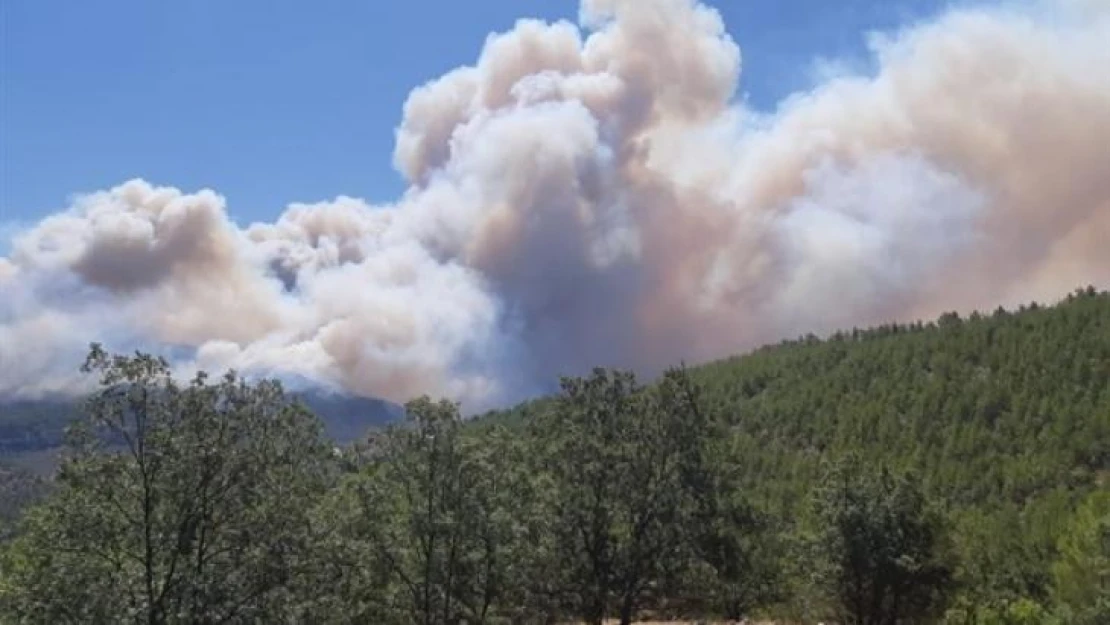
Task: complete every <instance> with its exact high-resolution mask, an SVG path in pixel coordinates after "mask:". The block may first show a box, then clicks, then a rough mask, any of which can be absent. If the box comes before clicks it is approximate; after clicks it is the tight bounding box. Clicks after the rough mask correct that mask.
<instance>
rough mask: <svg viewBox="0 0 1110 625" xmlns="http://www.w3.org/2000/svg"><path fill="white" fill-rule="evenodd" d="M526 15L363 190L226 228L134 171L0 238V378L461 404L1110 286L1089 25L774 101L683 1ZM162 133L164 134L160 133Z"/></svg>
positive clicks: (944, 47)
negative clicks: (97, 368) (103, 372)
mask: <svg viewBox="0 0 1110 625" xmlns="http://www.w3.org/2000/svg"><path fill="white" fill-rule="evenodd" d="M580 21H581V26H576V25H573V24H570V23H565V22H560V23H555V24H546V23H541V22H538V21H528V20H525V21H521V22H519V23H518V24H517V25H516V26H515V28H513V29H512V30H511V31H510V32H507V33H504V34H499V35H494V36H491V37H490V38H489V39H488V40H487V42H486V44H485V47H484V49H483V50H482V52H481V55H480V56H479V58H478V61H477V63H476V64H475V65H474V66H470V67H462V68H459V69H457V70H455V71H452V72H450V73H449V74H447V75H445V76H443V77H441V78H439V79H437V80H435V81H433V82H431V83H429V84H427V85H424V86H422V87H420V88H418V89H416V90H415V91H413V93H412V94H411V96H410V97H409V99H408V102H407V103H406V105H405V110H404V116H403V119H402V122H401V125H400V127H399V129H398V131H397V144H396V150H395V153H394V160H395V163H396V167H397V169H398V170H399V171H400V172H401V174H402V175H404V177H405V178H406V180H407V181H408V183H409V188H408V190H407V191H406V192H405V194H404V196H403V197H401V198H400V199H399V200H397V201H396V202H395V203H394V204H392V205H388V206H369V205H367V204H365V203H364V202H362V201H360V200H357V199H351V198H339V199H337V200H335V201H332V202H324V203H320V204H315V205H294V206H291V207H289V208H288V209H287V210H286V211H285V212H284V213H283V214H282V215H281V216H280V217H279V218H278V219H277V221H275V222H274V223H264V224H252V225H250V226H247V227H241V226H239V225H236V224H235V223H233V222H232V221H230V220H229V218H228V215H227V210H226V207H225V205H224V200H223V198H222V197H220V196H219V195H217V194H216V193H214V192H211V191H200V192H197V193H186V192H182V191H179V190H177V189H173V188H166V187H157V186H154V185H152V184H149V183H147V182H144V181H141V180H133V181H130V182H126V183H124V184H122V185H121V186H119V187H116V188H114V189H111V190H108V191H103V192H98V193H93V194H90V195H86V196H83V197H81V198H80V199H79V200H77V201H76V203H75V204H74V205H73V206H72V207H71V208H70V209H69V210H67V211H66V212H64V213H62V214H57V215H54V216H50V217H48V218H46V219H44V220H43V221H41V222H40V223H38V224H36V225H34V226H33V227H31V228H29V229H26V230H24V231H23V232H21V233H20V234H18V235H17V236H16V237H15V238H14V239H13V241H12V245H11V253H10V256H9V257H8V258H0V292H2V295H0V392H4V393H20V394H28V395H29V394H35V393H41V392H47V391H52V390H60V389H67V388H72V384H73V383H74V382H73V381H74V375H73V374H74V367H75V364H76V363H77V362H78V361H79V360H80V356H81V354H82V352H83V350H84V348H85V346H86V345H87V343H88V342H89V341H91V340H100V341H104V342H106V343H107V344H108V345H110V346H113V347H116V348H134V347H145V348H147V349H156V350H158V351H160V352H163V353H168V354H170V355H171V356H172V357H173V358H174V359H175V361H176V362H177V363H178V366H179V367H180V368H181V369H182V370H183V371H188V370H191V369H193V368H198V367H199V368H204V369H207V370H222V369H225V368H228V367H234V368H237V369H239V370H242V371H247V372H253V373H260V374H267V375H278V376H283V377H286V378H291V379H298V380H308V381H311V382H314V383H320V384H328V385H332V386H335V387H338V388H341V389H344V390H347V391H350V392H354V393H359V394H369V395H376V396H383V397H387V398H391V399H404V398H407V397H409V396H412V395H414V394H417V393H425V392H427V393H432V394H443V395H449V396H452V397H455V398H459V399H461V400H464V401H465V402H467V405H468V406H470V407H471V408H478V407H481V406H485V405H491V404H496V403H498V402H505V401H509V400H511V399H515V398H517V397H519V396H521V395H526V394H529V393H533V392H536V391H537V390H539V389H541V388H543V387H544V386H545V385H547V384H550V383H551V382H553V381H554V379H555V377H556V376H557V375H559V374H565V373H576V372H582V371H583V370H585V369H586V368H588V367H590V366H592V365H615V366H626V367H635V368H637V369H639V370H641V371H644V372H654V371H657V370H658V369H659V368H660V367H662V366H665V365H667V364H670V363H675V362H677V361H679V360H680V359H685V360H687V361H700V360H705V359H710V358H714V357H719V356H723V355H726V354H730V353H734V352H736V351H739V350H743V349H746V348H750V347H753V346H756V345H758V344H761V343H764V342H768V341H772V340H776V339H779V338H782V337H785V336H792V335H796V334H798V333H802V332H810V331H813V332H823V331H827V330H830V329H834V328H838V327H851V326H854V325H865V324H871V323H876V322H883V321H888V320H895V319H899V320H906V319H911V318H918V317H921V316H928V315H935V314H937V313H939V312H942V311H944V310H949V309H960V310H966V309H969V308H973V307H993V306H995V305H998V304H1000V303H1003V304H1012V303H1016V302H1018V301H1024V300H1029V299H1050V300H1051V299H1055V298H1056V297H1058V296H1060V295H1061V294H1062V293H1063V292H1066V291H1068V290H1070V289H1071V288H1073V287H1075V286H1078V285H1080V284H1095V285H1098V286H1103V287H1104V286H1107V285H1110V46H1108V45H1107V44H1106V42H1107V41H1110V17H1108V14H1107V12H1106V11H1104V10H1101V9H1100V8H1099V3H1096V2H1091V1H1089V0H1085V1H1083V2H1079V1H1074V0H1073V1H1071V2H1065V3H1061V4H1057V5H1055V6H1054V7H1051V8H1046V7H1044V6H1037V7H1025V8H1024V9H1016V8H1012V7H1011V8H1006V9H1003V8H977V9H963V10H957V11H952V12H950V13H947V14H945V15H943V16H941V17H940V18H938V19H936V20H934V21H932V22H930V23H927V24H922V25H918V26H916V27H914V28H912V29H909V30H906V31H904V32H900V33H897V34H895V35H891V36H887V37H885V38H881V39H880V38H876V39H875V40H874V42H873V45H872V47H873V52H874V72H873V73H872V74H870V75H867V76H839V77H835V78H832V79H829V80H827V81H825V82H824V83H823V84H819V85H817V86H815V87H814V88H813V89H812V90H810V91H808V92H805V93H799V94H796V95H794V96H792V97H791V98H789V99H787V100H786V101H784V102H783V103H782V104H781V105H780V106H779V108H778V109H777V110H776V111H775V112H774V113H771V114H768V113H759V112H757V111H754V110H751V109H750V108H748V107H746V106H745V105H744V104H743V103H741V102H738V101H737V100H736V95H735V91H736V87H737V80H738V77H739V72H740V58H741V56H740V51H739V48H738V47H737V45H736V44H735V43H734V42H733V41H732V40H731V39H730V38H729V37H728V35H727V34H726V33H725V30H724V27H723V24H722V22H721V19H720V17H719V16H718V14H717V13H716V12H715V11H713V10H711V9H709V8H707V7H705V6H702V5H700V4H697V3H696V2H693V1H692V0H585V1H584V3H583V6H582V11H581V20H580ZM166 149H172V146H167V148H166Z"/></svg>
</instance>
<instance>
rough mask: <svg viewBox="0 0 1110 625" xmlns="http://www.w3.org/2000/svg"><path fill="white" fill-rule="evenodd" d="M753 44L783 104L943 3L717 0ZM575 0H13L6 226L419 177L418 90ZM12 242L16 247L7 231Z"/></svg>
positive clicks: (765, 98) (766, 88) (245, 217)
mask: <svg viewBox="0 0 1110 625" xmlns="http://www.w3.org/2000/svg"><path fill="white" fill-rule="evenodd" d="M709 4H711V5H713V6H715V7H716V8H718V10H720V12H721V13H722V15H723V17H724V20H725V23H726V26H727V28H728V29H729V31H730V33H731V34H732V36H733V38H734V39H735V40H736V41H737V42H738V43H739V44H740V47H741V50H742V53H743V57H744V73H743V75H742V78H741V87H740V91H741V94H740V95H741V96H742V97H746V98H748V100H749V101H750V102H751V103H752V104H754V105H755V106H757V107H758V108H761V109H764V110H769V109H772V108H773V107H774V104H775V103H776V102H777V101H778V100H779V99H781V98H782V97H783V96H785V95H787V94H789V93H790V92H792V91H795V90H798V89H803V88H805V87H806V86H807V85H808V84H810V80H811V76H812V67H813V62H814V60H815V59H817V58H830V59H839V58H847V59H860V58H862V57H863V55H864V54H865V34H866V32H867V31H869V30H874V29H880V30H885V29H890V28H893V27H896V26H898V25H900V24H905V23H908V22H911V21H913V20H915V19H919V18H921V17H924V16H928V15H930V14H933V13H936V12H937V11H939V10H940V7H941V6H942V4H943V0H917V1H913V2H892V1H890V0H844V1H841V2H827V1H826V0H775V1H770V0H716V1H714V2H709ZM577 10H578V6H577V2H576V1H575V0H530V1H529V2H521V1H520V0H470V1H468V2H455V1H447V0H440V1H432V0H405V1H403V2H378V1H357V0H320V1H318V2H311V3H310V2H306V1H303V0H301V1H293V0H235V1H233V2H229V1H227V0H185V1H173V2H150V1H149V0H100V1H97V2H75V1H73V0H5V1H4V2H0V222H17V223H28V222H31V221H34V220H36V219H38V218H41V217H42V216H44V215H46V214H48V213H50V212H55V211H57V210H58V209H60V208H62V207H64V206H65V205H66V203H67V199H68V198H69V197H70V196H71V195H72V194H73V193H76V192H83V191H93V190H97V189H103V188H106V187H109V186H112V185H114V184H117V183H119V182H122V181H124V180H127V179H129V178H133V177H142V178H145V179H147V180H149V181H151V182H154V183H157V184H165V185H173V186H177V187H180V188H183V189H185V190H195V189H198V188H201V187H210V188H213V189H216V190H217V191H219V192H220V193H222V194H224V195H225V196H227V197H228V200H229V204H230V208H231V211H232V215H233V217H234V218H235V219H236V220H237V221H239V222H244V223H245V222H250V221H258V220H270V219H272V218H273V217H274V216H275V215H276V214H278V213H279V212H280V211H281V210H282V209H283V208H284V207H285V206H286V205H287V204H288V203H290V202H296V201H318V200H324V199H329V198H333V197H335V196H337V195H352V196H357V197H363V198H367V199H369V200H372V201H387V200H390V199H392V198H394V197H396V196H397V195H398V194H399V193H400V191H401V190H402V181H401V178H400V176H399V175H398V174H397V173H396V172H394V171H393V168H392V165H391V155H392V149H393V131H394V128H395V127H396V125H397V123H398V122H399V120H400V116H401V107H402V104H403V103H404V100H405V97H406V96H407V95H408V93H409V91H410V90H411V89H412V88H413V87H415V86H417V85H419V84H422V83H424V82H426V81H428V80H430V79H432V78H434V77H436V76H438V75H440V74H442V73H444V72H445V71H447V70H450V69H452V68H454V67H456V66H459V65H462V64H468V63H471V62H473V61H474V60H475V58H476V56H477V54H478V52H479V50H480V49H481V45H482V42H483V41H484V39H485V37H486V34H487V33H489V32H490V31H494V30H506V29H508V28H509V27H510V26H511V25H512V23H513V22H514V21H515V20H516V19H517V18H520V17H539V18H543V19H547V20H553V19H558V18H567V19H571V20H574V19H575V17H576V15H577ZM3 243H6V241H5V242H3Z"/></svg>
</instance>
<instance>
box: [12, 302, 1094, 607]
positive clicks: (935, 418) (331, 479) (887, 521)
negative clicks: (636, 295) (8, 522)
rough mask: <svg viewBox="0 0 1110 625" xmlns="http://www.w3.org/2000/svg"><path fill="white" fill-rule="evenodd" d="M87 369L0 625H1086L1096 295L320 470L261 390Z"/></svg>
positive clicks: (358, 447) (669, 377)
mask: <svg viewBox="0 0 1110 625" xmlns="http://www.w3.org/2000/svg"><path fill="white" fill-rule="evenodd" d="M87 368H88V370H89V371H90V373H93V374H97V375H100V376H101V378H102V381H103V383H104V387H103V390H102V391H101V392H100V393H98V394H97V395H96V396H95V397H94V399H93V401H92V402H91V403H90V407H89V411H88V415H86V422H85V425H84V426H83V427H82V428H78V430H77V431H76V432H77V433H78V434H80V432H82V431H85V432H86V434H85V435H84V436H83V437H82V436H80V435H78V436H76V437H75V438H74V443H73V446H72V447H71V448H70V449H69V451H68V452H67V456H66V460H65V461H64V462H63V464H62V468H61V470H60V472H59V474H58V476H57V478H56V479H55V480H54V485H53V488H52V489H51V492H50V493H49V495H47V496H46V498H45V499H44V500H42V502H41V503H39V504H38V505H35V506H33V507H32V508H30V509H29V511H27V512H26V513H25V514H24V519H23V521H22V523H21V525H20V526H19V528H18V529H17V530H16V531H15V532H14V535H13V536H12V537H11V538H9V539H7V543H6V544H5V545H4V546H3V547H2V548H0V622H9V621H10V622H18V623H47V622H50V623H55V622H57V623H66V622H72V623H78V622H80V623H86V622H120V621H122V620H136V619H137V620H141V621H142V622H148V623H187V622H229V623H248V622H296V623H397V624H407V623H422V624H425V625H428V624H432V623H436V624H444V625H446V624H448V623H553V622H570V621H575V620H582V621H586V622H589V623H599V622H600V621H601V619H602V618H604V617H611V618H619V619H621V620H622V621H624V622H630V621H632V620H633V619H635V618H637V617H645V616H655V617H683V618H689V619H694V618H724V617H728V618H737V617H739V616H742V615H763V616H769V617H774V618H777V619H780V620H787V619H794V620H799V621H804V622H811V621H816V620H820V619H824V620H832V621H835V622H842V623H861V624H863V623H866V624H887V623H891V624H893V623H929V622H943V623H951V624H957V623H959V624H967V625H971V624H1009V623H1060V624H1063V623H1076V624H1084V623H1091V624H1096V623H1106V622H1110V593H1108V592H1107V589H1110V481H1108V478H1110V293H1106V292H1101V293H1100V292H1096V291H1095V290H1094V289H1085V290H1082V291H1077V292H1076V293H1075V294H1073V295H1071V296H1069V297H1068V298H1067V299H1066V300H1065V301H1063V302H1060V303H1058V304H1056V305H1053V306H1050V307H1043V306H1035V305H1032V306H1028V307H1024V308H1022V309H1020V310H1017V311H1009V312H1007V311H1002V310H999V311H996V312H993V313H990V314H984V315H979V314H976V315H972V316H971V317H970V318H960V317H959V316H957V315H955V314H946V315H944V316H942V317H941V318H940V319H939V320H937V321H936V322H932V323H916V324H912V325H891V326H886V327H881V328H874V329H869V330H853V331H850V332H843V333H840V334H837V335H835V336H832V337H829V338H828V339H824V340H822V339H818V338H816V337H805V338H803V339H800V340H797V341H790V342H786V343H783V344H780V345H776V346H772V347H767V348H764V349H761V350H759V351H757V352H755V353H752V354H749V355H745V356H741V357H737V358H734V359H730V360H726V361H721V362H716V363H711V364H708V365H704V366H700V367H696V368H690V369H683V368H679V369H674V370H671V371H669V372H668V373H667V374H666V375H665V376H663V377H662V378H660V379H659V380H657V381H655V382H653V383H652V384H650V385H647V386H641V385H640V384H639V383H637V381H636V380H635V379H634V377H633V376H631V375H630V374H626V373H622V372H615V371H605V370H597V371H595V372H594V373H593V374H592V375H590V376H587V377H584V378H576V379H566V380H563V382H562V392H561V393H560V394H559V395H558V396H556V397H551V398H545V399H540V400H536V401H533V402H529V403H527V404H523V405H521V406H518V407H517V408H515V409H512V410H507V411H501V412H496V413H490V414H487V415H483V416H482V417H480V418H477V419H474V420H470V421H467V420H464V419H462V418H461V417H460V415H459V413H458V409H457V407H456V406H454V405H453V404H450V403H447V402H434V401H432V400H430V399H427V398H424V399H418V400H415V401H413V402H411V403H410V404H409V405H408V406H407V418H406V421H405V422H404V423H403V424H400V425H397V426H393V427H390V428H388V429H386V430H383V431H378V432H374V433H373V434H371V435H370V436H369V437H367V438H366V439H365V440H363V441H360V442H358V443H357V444H355V445H352V446H350V447H348V448H346V449H344V450H343V451H342V452H340V453H336V452H335V451H334V450H333V449H332V447H331V445H330V443H329V442H328V441H327V439H326V438H325V437H324V436H323V435H322V431H321V427H320V423H319V421H318V420H317V419H316V418H315V417H314V416H313V415H312V414H311V413H310V412H309V411H307V410H305V409H304V408H303V407H299V406H298V405H297V404H295V403H294V402H292V401H291V398H290V397H289V396H287V395H285V394H284V393H283V392H282V391H281V389H280V387H278V386H276V385H273V384H269V383H260V384H248V383H245V382H243V381H241V380H237V379H234V378H230V379H225V380H223V381H221V382H218V383H210V382H207V381H201V382H198V383H196V384H193V385H186V384H179V383H177V382H175V381H173V380H172V378H170V376H169V371H168V368H167V367H166V365H165V363H161V362H160V361H158V360H157V359H153V358H149V357H145V356H139V357H135V358H128V357H117V356H110V355H108V354H105V353H103V352H101V351H99V350H94V351H93V353H92V354H90V359H89V362H88V363H87ZM105 433H106V434H107V435H109V436H111V437H116V438H118V439H121V440H124V441H125V442H126V445H124V446H123V449H122V451H120V448H113V449H108V448H105V447H104V446H103V444H102V441H104V440H106V438H105ZM22 483H23V482H20V484H22ZM20 492H23V491H20Z"/></svg>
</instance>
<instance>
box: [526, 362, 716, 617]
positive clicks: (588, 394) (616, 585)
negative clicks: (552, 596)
mask: <svg viewBox="0 0 1110 625" xmlns="http://www.w3.org/2000/svg"><path fill="white" fill-rule="evenodd" d="M678 375H680V374H678V373H672V374H669V376H671V377H676V376H678ZM674 399H675V398H674V396H672V395H669V394H667V393H662V394H653V393H651V392H648V391H646V390H644V389H642V388H640V387H639V386H638V385H637V384H636V380H635V378H634V376H633V375H632V374H630V373H623V372H614V371H606V370H602V369H597V370H595V371H594V373H593V375H591V376H589V377H587V378H581V379H564V380H563V396H562V398H561V400H560V404H559V407H558V409H557V410H555V411H554V412H553V413H552V414H550V415H549V416H548V418H547V421H546V423H545V424H544V428H543V429H544V431H543V435H542V437H541V438H542V439H544V444H545V445H546V446H547V448H546V449H545V450H543V452H542V453H543V457H544V464H545V469H546V472H547V473H548V475H549V476H550V477H551V479H552V480H553V483H554V489H555V493H556V494H555V497H556V501H555V502H553V518H554V521H553V527H554V531H555V532H556V533H557V534H558V536H557V539H556V545H557V549H558V558H559V561H560V566H559V568H560V569H561V570H562V571H563V572H564V575H563V577H562V579H564V580H565V581H566V583H567V584H568V588H567V591H568V592H567V595H566V596H567V599H568V600H567V603H568V604H569V605H568V608H569V609H570V611H571V612H572V613H573V615H574V616H577V617H579V618H583V619H585V620H586V622H587V623H591V624H595V623H601V622H602V621H603V620H604V619H605V618H606V617H608V616H611V615H614V614H615V615H618V616H619V618H620V622H621V623H622V624H627V623H630V622H631V621H632V619H633V618H634V617H635V615H636V613H637V611H638V609H639V608H640V607H641V604H642V602H643V600H644V599H645V598H646V597H647V596H648V595H649V594H650V592H651V591H652V590H653V588H655V587H657V586H658V585H659V583H660V582H661V581H662V579H663V578H664V576H665V573H666V568H667V567H668V566H670V565H671V564H673V563H674V559H675V557H676V556H677V555H678V554H679V552H680V550H681V549H682V547H683V545H684V541H685V538H686V536H685V534H684V527H685V524H686V520H687V519H688V518H690V515H691V514H692V510H693V503H692V497H691V489H690V487H689V485H688V484H687V483H686V481H685V478H687V477H688V474H687V469H690V467H688V466H687V464H686V463H687V462H688V461H690V460H691V459H693V458H696V457H697V455H698V454H699V450H698V449H697V447H698V446H699V445H700V443H701V436H702V435H703V433H704V429H703V428H701V427H699V426H698V425H697V424H696V423H694V422H693V420H694V419H696V415H694V414H693V413H692V412H690V410H689V409H690V406H689V405H688V404H686V403H684V402H679V401H676V400H674Z"/></svg>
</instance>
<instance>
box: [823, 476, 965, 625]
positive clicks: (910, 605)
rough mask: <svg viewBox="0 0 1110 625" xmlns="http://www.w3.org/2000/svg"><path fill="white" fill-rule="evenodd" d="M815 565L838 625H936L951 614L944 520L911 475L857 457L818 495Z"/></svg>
mask: <svg viewBox="0 0 1110 625" xmlns="http://www.w3.org/2000/svg"><path fill="white" fill-rule="evenodd" d="M814 505H815V512H816V515H815V517H816V522H817V523H818V526H817V536H816V538H817V540H816V541H815V542H814V550H813V553H814V559H813V564H814V568H815V570H816V571H817V580H816V581H817V587H818V589H819V590H821V591H823V592H824V593H825V594H826V596H827V597H828V599H829V600H830V603H831V605H832V607H833V610H834V616H835V617H836V621H837V622H839V623H845V624H846V625H895V624H897V623H921V622H930V621H932V620H934V619H935V618H936V617H938V616H939V615H940V614H942V613H943V612H944V607H945V603H946V600H947V596H948V592H949V590H950V587H951V580H952V570H951V567H950V565H949V563H948V562H947V561H946V558H947V557H948V553H947V552H946V545H945V535H944V532H945V529H946V528H945V526H944V521H943V519H941V517H940V516H939V515H938V514H937V513H936V511H935V510H931V509H930V508H929V507H928V506H927V505H926V502H925V498H924V496H923V495H922V493H921V489H920V485H919V484H918V483H917V482H916V481H915V480H914V479H913V478H912V477H911V476H905V475H903V476H898V477H895V476H894V475H892V474H891V473H890V472H889V471H887V470H886V469H882V470H880V471H878V472H875V471H872V470H867V469H866V468H865V466H864V465H863V463H862V461H861V459H859V458H858V457H853V458H850V459H849V460H847V461H846V462H844V463H841V464H839V465H837V466H835V467H834V468H833V469H832V470H830V471H829V472H828V474H827V475H826V476H825V478H824V480H823V482H822V484H821V486H820V487H819V489H818V490H817V492H816V496H815V501H814Z"/></svg>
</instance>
